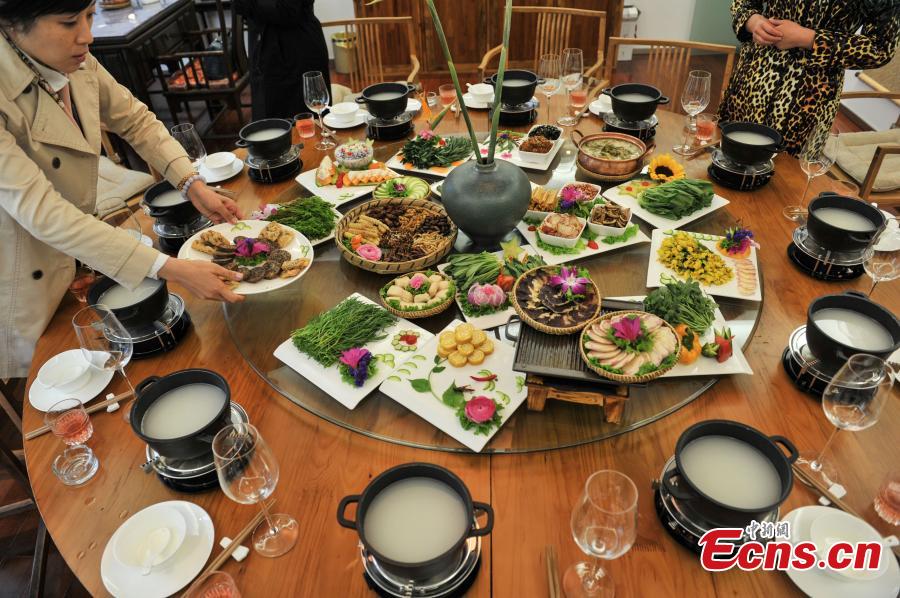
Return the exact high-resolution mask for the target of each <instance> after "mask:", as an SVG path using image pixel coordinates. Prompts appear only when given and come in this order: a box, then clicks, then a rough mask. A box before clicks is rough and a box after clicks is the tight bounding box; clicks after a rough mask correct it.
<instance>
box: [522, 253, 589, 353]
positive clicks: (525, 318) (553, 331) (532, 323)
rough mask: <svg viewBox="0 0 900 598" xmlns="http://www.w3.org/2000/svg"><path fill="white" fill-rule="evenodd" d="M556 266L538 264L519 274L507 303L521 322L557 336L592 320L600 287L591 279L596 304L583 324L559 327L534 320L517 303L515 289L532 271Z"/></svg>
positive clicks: (575, 330) (574, 329)
mask: <svg viewBox="0 0 900 598" xmlns="http://www.w3.org/2000/svg"><path fill="white" fill-rule="evenodd" d="M558 267H559V266H539V267H537V268H534V269H532V270H529V271H528V272H526V273H525V274H523V275H522V276H520V277H519V278H518V280H516V283H515V284H514V285H513V288H512V291H511V292H510V295H509V303H510V305H512V306H513V309H514V310H516V313H517V314H519V318H520V319H521V320H522V321H523V322H525V323H526V324H528V325H529V326H531V327H532V328H534V329H535V330H539V331H540V332H543V333H545V334H555V335H558V336H564V335H567V334H575V333H576V332H578V331H579V330H581V329H582V328H584V327H585V326H587V325H588V323H589V322H592V321H593V320H594V318H596V316H597V314H599V313H600V289H598V288H597V285H596V284H594V281H591V286H592V287H593V288H594V294H595V295H596V296H597V305H596V307H595V309H594V313H593V314H591V317H590V318H588V319H587V320H586V321H585V322H584V323H583V324H578V325H576V326H568V327H564V328H560V327H553V326H547V325H546V324H543V323H541V322H538V321H537V320H535V319H534V318H532V317H531V316H529V315H528V312H526V311H525V309H524V308H522V306H521V305H519V301H518V299H517V298H516V297H517V291H518V289H519V284H520V283H521V282H522V281H523V280H527V279H529V278H531V276H533V275H534V273H535V272H537V271H538V270H547V269H550V268H554V269H555V268H558Z"/></svg>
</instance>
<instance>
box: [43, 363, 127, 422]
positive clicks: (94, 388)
mask: <svg viewBox="0 0 900 598" xmlns="http://www.w3.org/2000/svg"><path fill="white" fill-rule="evenodd" d="M65 353H77V354H78V356H79V357H81V359H82V360H84V361H85V363H87V360H85V359H84V356H83V355H82V354H81V349H71V350H69V351H66V352H65ZM113 374H115V372H114V371H112V370H98V369H97V368H94V367H91V368H90V369H89V370H88V373H87V375H88V376H90V379H89V380H88V381H87V382H86V383H85V385H84V386H82V387H81V388H79V389H78V390H76V391H74V392H61V391H59V390H56V389H55V388H47V387H46V386H44V385H43V384H41V383H40V382H38V381H37V379H36V378H35V380H34V381H33V382H32V383H31V386H30V387H29V388H28V402H29V403H31V406H32V407H34V408H35V409H37V410H38V411H44V412H46V411H47V410H48V409H50V408H51V407H53V405H55V404H56V403H59V402H60V401H62V400H63V399H78V400H79V401H81V402H82V403H84V404H87V403H89V402H90V401H91V400H93V399H95V398H96V397H98V396H99V395H100V394H101V393H102V392H103V389H104V388H106V386H107V385H108V384H109V381H110V380H112V378H113ZM38 375H40V372H38Z"/></svg>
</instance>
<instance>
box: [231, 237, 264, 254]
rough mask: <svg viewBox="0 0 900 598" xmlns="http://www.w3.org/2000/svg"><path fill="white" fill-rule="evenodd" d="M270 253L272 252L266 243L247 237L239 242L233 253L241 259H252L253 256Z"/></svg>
mask: <svg viewBox="0 0 900 598" xmlns="http://www.w3.org/2000/svg"><path fill="white" fill-rule="evenodd" d="M270 251H272V248H271V247H270V246H269V244H268V243H263V242H262V241H256V240H254V239H251V238H249V237H248V238H246V239H243V240H241V241H240V242H239V243H238V244H237V247H236V248H235V253H236V254H237V255H239V256H241V257H253V256H254V255H257V254H260V253H268V252H270Z"/></svg>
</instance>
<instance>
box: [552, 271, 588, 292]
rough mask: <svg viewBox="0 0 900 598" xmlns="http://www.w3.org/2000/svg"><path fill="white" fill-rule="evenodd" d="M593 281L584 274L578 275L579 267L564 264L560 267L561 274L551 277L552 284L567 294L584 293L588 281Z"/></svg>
mask: <svg viewBox="0 0 900 598" xmlns="http://www.w3.org/2000/svg"><path fill="white" fill-rule="evenodd" d="M589 282H591V281H590V280H589V279H588V278H585V277H584V276H578V269H577V268H574V267H572V268H567V267H565V266H563V267H562V268H560V269H559V274H557V275H555V276H551V277H550V286H552V287H554V288H558V289H559V291H560V292H561V293H564V294H566V295H569V294H572V295H584V290H585V288H586V287H587V285H588V283H589Z"/></svg>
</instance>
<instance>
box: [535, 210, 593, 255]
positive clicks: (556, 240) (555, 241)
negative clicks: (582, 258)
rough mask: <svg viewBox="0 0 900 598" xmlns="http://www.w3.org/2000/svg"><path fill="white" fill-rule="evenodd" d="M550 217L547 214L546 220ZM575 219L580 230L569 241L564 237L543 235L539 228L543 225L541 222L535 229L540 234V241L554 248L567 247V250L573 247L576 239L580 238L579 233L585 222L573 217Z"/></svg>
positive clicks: (576, 242)
mask: <svg viewBox="0 0 900 598" xmlns="http://www.w3.org/2000/svg"><path fill="white" fill-rule="evenodd" d="M551 215H552V214H548V215H547V218H549V217H550V216H551ZM547 218H544V220H547ZM575 219H576V220H578V222H580V223H581V228H580V229H579V230H578V234H577V235H576V236H574V237H572V238H571V239H566V238H565V237H557V236H556V235H549V234H547V233H545V232H544V231H542V230H541V226H543V225H544V223H543V222H541V224H540V226H538V227H537V232H539V233H541V241H543V242H544V243H546V244H547V245H555V246H556V247H567V248H569V249H571V248H572V247H575V245H577V244H578V239H580V238H581V233H583V232H584V227H585V222H586V221H585V220H584V218H578V217H577V216H576V217H575Z"/></svg>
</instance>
